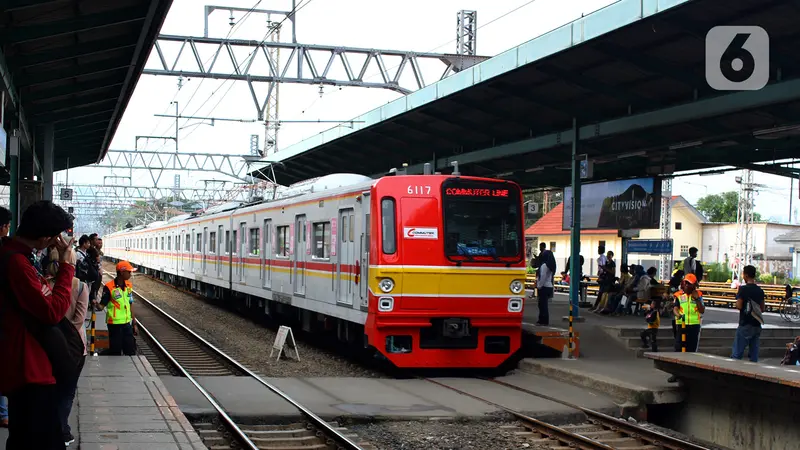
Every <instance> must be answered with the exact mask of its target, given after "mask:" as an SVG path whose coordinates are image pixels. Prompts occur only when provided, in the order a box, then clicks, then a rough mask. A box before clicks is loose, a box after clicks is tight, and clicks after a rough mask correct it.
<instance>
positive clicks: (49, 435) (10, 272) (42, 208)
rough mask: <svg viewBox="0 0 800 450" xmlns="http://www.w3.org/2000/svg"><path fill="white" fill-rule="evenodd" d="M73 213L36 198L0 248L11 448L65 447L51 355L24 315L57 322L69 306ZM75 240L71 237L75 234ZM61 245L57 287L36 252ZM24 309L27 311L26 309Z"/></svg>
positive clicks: (2, 353)
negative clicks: (39, 265) (45, 274)
mask: <svg viewBox="0 0 800 450" xmlns="http://www.w3.org/2000/svg"><path fill="white" fill-rule="evenodd" d="M69 228H72V217H71V216H70V215H69V214H67V212H66V211H64V210H63V209H62V208H60V207H59V206H57V205H55V204H53V202H50V201H39V202H36V203H33V204H32V205H31V206H29V207H28V209H26V210H25V212H24V213H23V215H22V220H21V221H20V225H19V228H18V229H17V234H16V235H15V236H14V237H13V238H11V240H10V241H5V243H4V244H3V246H2V247H0V255H1V256H2V263H3V269H2V271H3V272H5V273H0V277H2V278H3V279H2V281H1V282H0V311H2V314H0V330H1V332H0V361H2V364H3V368H2V370H0V392H2V393H4V394H5V395H6V396H7V397H8V412H9V417H10V418H11V420H10V421H9V428H8V440H7V441H6V449H8V450H17V449H37V450H39V449H41V450H51V449H64V448H65V444H64V439H63V435H62V433H61V420H60V418H59V415H58V401H59V396H58V391H57V389H56V380H55V378H54V377H53V371H52V366H51V365H50V361H49V359H48V357H47V354H46V353H45V351H44V350H43V349H42V347H41V345H39V342H38V341H37V340H36V338H35V337H34V336H33V335H32V334H31V333H30V332H29V331H28V328H27V327H26V325H25V323H23V320H22V317H23V314H25V315H26V316H27V317H29V320H30V321H31V322H39V323H41V324H45V325H55V324H57V323H58V322H59V321H60V320H61V319H62V318H63V317H64V314H66V312H67V308H69V306H70V302H71V297H70V291H71V290H72V277H73V276H74V274H75V252H74V250H73V249H72V245H71V242H68V241H67V240H65V239H64V238H63V237H62V235H61V233H62V232H64V231H65V230H67V229H69ZM70 241H71V239H70ZM53 244H55V245H56V248H57V249H58V254H59V269H58V273H57V275H56V277H55V282H54V284H53V288H52V289H51V288H50V287H49V286H48V283H47V281H46V280H45V279H44V278H43V277H42V275H40V274H39V273H38V272H37V270H36V269H35V268H34V266H33V263H32V259H33V251H35V250H41V249H44V248H47V247H49V246H50V245H53ZM23 311H24V312H23Z"/></svg>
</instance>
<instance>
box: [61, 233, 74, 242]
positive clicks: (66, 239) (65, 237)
mask: <svg viewBox="0 0 800 450" xmlns="http://www.w3.org/2000/svg"><path fill="white" fill-rule="evenodd" d="M61 239H63V240H64V242H69V241H71V240H72V235H70V234H69V233H67V232H66V231H62V232H61Z"/></svg>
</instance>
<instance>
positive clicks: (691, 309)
mask: <svg viewBox="0 0 800 450" xmlns="http://www.w3.org/2000/svg"><path fill="white" fill-rule="evenodd" d="M679 294H680V295H679ZM698 294H699V295H700V297H701V298H702V296H703V294H701V293H699V292H698ZM675 299H676V300H677V301H678V308H680V311H681V314H683V315H684V316H685V318H684V320H685V321H686V325H700V319H702V317H703V316H702V314H700V311H698V310H697V305H696V304H695V302H694V300H692V296H691V295H686V294H684V293H683V292H679V293H676V294H675ZM675 323H676V324H678V325H680V324H682V323H683V320H679V319H678V317H677V316H676V317H675Z"/></svg>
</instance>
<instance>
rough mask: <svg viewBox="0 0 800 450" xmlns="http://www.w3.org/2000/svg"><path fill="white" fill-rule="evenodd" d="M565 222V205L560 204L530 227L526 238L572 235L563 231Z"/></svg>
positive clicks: (600, 232) (592, 231)
mask: <svg viewBox="0 0 800 450" xmlns="http://www.w3.org/2000/svg"><path fill="white" fill-rule="evenodd" d="M563 222H564V204H563V203H560V204H559V205H558V206H556V207H555V208H553V209H551V210H550V212H548V213H547V214H545V215H544V216H543V217H542V218H541V219H539V220H537V221H536V223H534V224H533V225H531V226H529V227H528V229H527V230H525V236H556V235H567V234H570V230H563V229H562V223H563ZM581 234H614V235H616V234H617V233H616V232H615V231H614V230H597V229H592V230H584V229H582V230H581Z"/></svg>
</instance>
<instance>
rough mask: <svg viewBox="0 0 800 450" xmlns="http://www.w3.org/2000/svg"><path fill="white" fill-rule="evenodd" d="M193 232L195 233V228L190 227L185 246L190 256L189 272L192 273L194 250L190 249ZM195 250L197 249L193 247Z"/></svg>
mask: <svg viewBox="0 0 800 450" xmlns="http://www.w3.org/2000/svg"><path fill="white" fill-rule="evenodd" d="M194 234H195V229H194V228H192V234H190V235H189V237H188V239H189V245H188V246H187V247H188V248H187V250H188V251H189V258H190V262H189V272H192V273H194V259H195V257H194V251H192V239H193V238H194ZM195 251H197V249H195Z"/></svg>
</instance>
